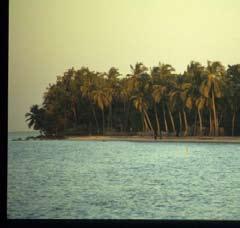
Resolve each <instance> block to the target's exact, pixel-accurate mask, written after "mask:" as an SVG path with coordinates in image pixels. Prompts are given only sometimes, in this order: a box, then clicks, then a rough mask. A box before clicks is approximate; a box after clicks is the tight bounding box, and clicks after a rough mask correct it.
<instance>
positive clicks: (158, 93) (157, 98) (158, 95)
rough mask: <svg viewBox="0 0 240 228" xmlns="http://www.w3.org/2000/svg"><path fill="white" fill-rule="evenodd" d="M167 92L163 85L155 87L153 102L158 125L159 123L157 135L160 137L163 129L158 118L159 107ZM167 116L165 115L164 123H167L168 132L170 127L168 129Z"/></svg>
mask: <svg viewBox="0 0 240 228" xmlns="http://www.w3.org/2000/svg"><path fill="white" fill-rule="evenodd" d="M165 91H166V87H165V86H162V85H153V91H152V97H153V101H154V111H155V118H156V123H157V134H158V135H160V133H161V127H160V121H159V118H158V112H157V107H156V106H157V105H156V104H159V103H160V102H161V100H162V96H163V95H164V93H165ZM165 118H166V116H165V113H164V121H165V128H166V131H168V127H167V121H166V119H165Z"/></svg>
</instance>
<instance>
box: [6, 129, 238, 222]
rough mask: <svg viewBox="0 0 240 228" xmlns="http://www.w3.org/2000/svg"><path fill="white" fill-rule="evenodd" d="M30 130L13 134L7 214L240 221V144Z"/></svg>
mask: <svg viewBox="0 0 240 228" xmlns="http://www.w3.org/2000/svg"><path fill="white" fill-rule="evenodd" d="M24 134H25V135H24ZM35 134H36V133H35ZM26 136H29V133H10V134H9V141H8V208H7V213H8V218H21V219H202V220H205V219H211V220H212V219H213V220H239V219H240V144H223V143H219V144H216V143H165V142H149V143H146V142H123V141H120V142H117V141H114V142H107V141H100V142H94V141H70V140H46V141H12V139H13V138H18V137H23V138H24V137H26Z"/></svg>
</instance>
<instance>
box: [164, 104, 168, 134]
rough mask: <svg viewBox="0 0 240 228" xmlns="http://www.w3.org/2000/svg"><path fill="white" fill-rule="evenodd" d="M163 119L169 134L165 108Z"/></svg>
mask: <svg viewBox="0 0 240 228" xmlns="http://www.w3.org/2000/svg"><path fill="white" fill-rule="evenodd" d="M163 117H164V124H165V131H166V132H167V133H168V125H167V120H166V112H165V108H164V106H163Z"/></svg>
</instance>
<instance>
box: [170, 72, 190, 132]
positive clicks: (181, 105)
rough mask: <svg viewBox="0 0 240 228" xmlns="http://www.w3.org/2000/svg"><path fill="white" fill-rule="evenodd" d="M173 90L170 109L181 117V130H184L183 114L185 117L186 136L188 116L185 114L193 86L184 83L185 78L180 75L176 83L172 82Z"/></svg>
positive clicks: (171, 91)
mask: <svg viewBox="0 0 240 228" xmlns="http://www.w3.org/2000/svg"><path fill="white" fill-rule="evenodd" d="M171 84H172V88H171V90H170V92H169V102H170V107H171V109H172V110H176V111H177V112H178V115H179V126H180V127H179V130H180V132H181V130H182V125H183V124H182V114H183V117H184V124H185V133H184V135H187V134H188V123H187V116H186V112H185V110H184V109H185V106H186V100H187V94H188V91H189V90H190V88H191V86H192V84H191V83H189V82H184V79H183V76H181V75H179V76H178V77H177V78H176V81H172V82H171Z"/></svg>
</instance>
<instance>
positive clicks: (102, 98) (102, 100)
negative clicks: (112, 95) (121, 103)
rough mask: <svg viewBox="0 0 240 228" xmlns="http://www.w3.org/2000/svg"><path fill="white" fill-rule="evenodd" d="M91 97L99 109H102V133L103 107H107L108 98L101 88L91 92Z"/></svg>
mask: <svg viewBox="0 0 240 228" xmlns="http://www.w3.org/2000/svg"><path fill="white" fill-rule="evenodd" d="M92 98H93V101H94V102H95V104H96V105H97V106H98V107H99V108H100V109H101V111H102V129H103V134H104V133H105V128H104V122H105V120H104V109H105V108H107V107H108V106H109V104H110V100H109V98H108V96H107V94H106V93H105V92H104V91H103V90H101V89H97V90H94V91H93V92H92Z"/></svg>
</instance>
